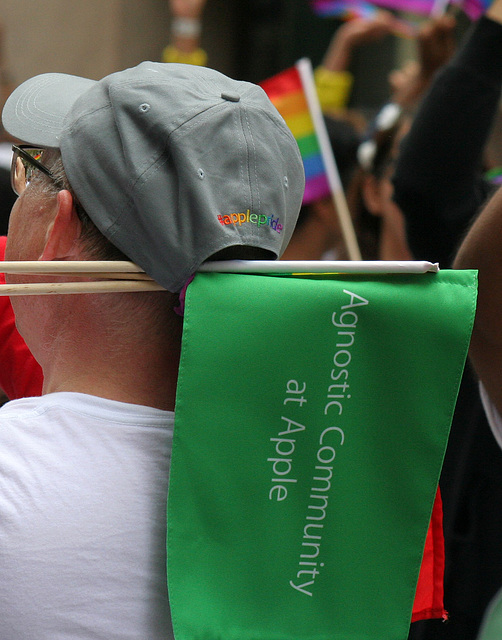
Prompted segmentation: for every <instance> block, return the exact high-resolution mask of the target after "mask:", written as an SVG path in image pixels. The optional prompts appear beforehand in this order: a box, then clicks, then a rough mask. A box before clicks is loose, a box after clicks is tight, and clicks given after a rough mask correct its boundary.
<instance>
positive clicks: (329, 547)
mask: <svg viewBox="0 0 502 640" xmlns="http://www.w3.org/2000/svg"><path fill="white" fill-rule="evenodd" d="M475 300H476V274H475V272H469V271H465V272H457V271H440V272H439V273H435V274H433V273H427V274H423V275H417V274H414V275H392V276H390V275H380V276H377V275H372V276H348V275H334V276H329V277H321V276H317V277H316V276H310V277H309V276H302V277H301V276H300V277H298V276H297V277H281V276H270V275H231V274H217V273H211V274H199V275H197V277H196V278H195V280H194V282H193V283H192V284H191V285H190V287H189V289H188V296H187V304H186V311H185V323H184V333H183V346H182V357H181V363H180V372H179V379H178V392H177V400H176V422H175V432H174V442H173V455H172V465H171V474H170V488H169V499H168V584H169V593H170V603H171V610H172V617H173V626H174V632H175V636H176V638H177V640H194V639H196V638H197V639H198V640H199V639H200V640H202V639H203V640H206V639H207V640H297V639H298V640H300V639H302V640H307V639H308V640H312V639H319V640H327V639H333V640H394V639H396V640H401V639H403V640H404V639H405V638H406V637H407V633H408V627H409V622H410V617H411V611H412V605H413V600H414V595H415V588H416V582H417V577H418V572H419V568H420V562H421V556H422V552H423V547H424V541H425V536H426V532H427V527H428V522H429V518H430V514H431V509H432V504H433V500H434V496H435V492H436V488H437V484H438V478H439V473H440V468H441V463H442V459H443V455H444V450H445V446H446V441H447V437H448V431H449V427H450V423H451V418H452V413H453V409H454V405H455V400H456V395H457V392H458V386H459V382H460V378H461V375H462V371H463V366H464V362H465V358H466V354H467V349H468V343H469V339H470V332H471V329H472V323H473V318H474V311H475Z"/></svg>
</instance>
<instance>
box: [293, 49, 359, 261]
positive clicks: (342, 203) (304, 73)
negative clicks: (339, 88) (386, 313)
mask: <svg viewBox="0 0 502 640" xmlns="http://www.w3.org/2000/svg"><path fill="white" fill-rule="evenodd" d="M296 67H297V69H298V73H299V74H300V78H301V81H302V84H303V89H304V91H305V96H306V99H307V104H308V107H309V111H310V115H311V117H312V121H313V123H314V128H315V131H316V134H317V138H318V140H319V146H320V148H321V155H322V159H323V162H324V166H325V169H326V175H327V178H328V184H329V188H330V191H331V194H332V197H333V202H334V205H335V208H336V211H337V213H338V218H339V220H340V226H341V229H342V235H343V239H344V242H345V246H346V247H347V252H348V254H349V258H350V259H351V260H361V251H360V249H359V245H358V243H357V237H356V233H355V231H354V226H353V224H352V217H351V215H350V211H349V207H348V204H347V199H346V198H345V193H344V191H343V187H342V182H341V180H340V174H339V172H338V167H337V166H336V160H335V157H334V155H333V149H332V147H331V143H330V141H329V136H328V132H327V130H326V125H325V124H324V119H323V115H322V111H321V106H320V104H319V98H318V97H317V90H316V87H315V83H314V73H313V71H312V63H311V62H310V60H309V59H308V58H302V59H301V60H298V62H297V63H296Z"/></svg>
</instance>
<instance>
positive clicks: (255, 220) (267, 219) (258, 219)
mask: <svg viewBox="0 0 502 640" xmlns="http://www.w3.org/2000/svg"><path fill="white" fill-rule="evenodd" d="M218 221H219V222H220V224H238V225H239V226H240V225H241V224H244V223H245V222H250V223H251V224H256V225H258V226H259V227H263V226H265V225H266V226H267V227H270V228H271V229H273V230H274V231H277V233H281V231H282V229H283V226H282V224H281V223H280V222H279V218H274V216H266V215H264V214H262V213H250V211H249V209H248V210H247V211H246V213H229V214H226V215H224V216H221V215H220V216H218Z"/></svg>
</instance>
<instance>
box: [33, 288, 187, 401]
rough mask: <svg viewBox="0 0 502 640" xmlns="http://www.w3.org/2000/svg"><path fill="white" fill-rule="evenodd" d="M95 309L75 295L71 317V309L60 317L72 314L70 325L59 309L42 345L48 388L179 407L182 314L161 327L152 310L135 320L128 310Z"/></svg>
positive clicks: (41, 358)
mask: <svg viewBox="0 0 502 640" xmlns="http://www.w3.org/2000/svg"><path fill="white" fill-rule="evenodd" d="M132 295H134V294H132ZM139 295H141V294H139ZM138 303H139V301H138ZM96 308H100V309H102V308H103V305H102V304H101V307H97V306H96ZM60 311H61V312H62V313H63V314H64V312H65V310H64V309H60ZM93 311H94V308H93V307H92V306H91V305H88V304H86V301H84V302H83V303H82V300H77V299H75V303H74V308H72V310H71V312H70V315H71V317H70V319H69V320H68V312H67V310H66V314H64V315H62V316H60V317H63V318H65V317H66V320H67V321H66V322H65V323H64V325H62V324H61V321H60V320H59V322H58V317H57V316H56V315H55V314H53V319H54V321H53V322H52V326H51V323H48V326H47V329H48V330H47V331H46V333H45V335H41V336H40V340H39V342H38V348H37V350H36V356H37V358H38V360H39V362H40V364H41V365H42V369H43V372H44V387H43V393H44V394H46V393H54V392H58V391H73V392H78V393H86V394H89V395H95V396H98V397H102V398H108V399H110V400H116V401H119V402H127V403H131V404H139V405H145V406H151V407H155V408H158V409H164V410H174V404H175V396H176V383H177V377H178V364H179V353H180V347H181V330H182V322H181V319H178V318H177V317H176V318H175V319H174V320H173V321H168V322H165V323H160V329H159V328H157V330H155V327H152V325H151V321H149V319H148V314H144V315H142V314H141V313H138V314H135V315H134V319H131V318H130V317H129V316H128V314H127V313H122V315H120V316H119V315H118V314H117V313H116V312H115V315H114V316H113V312H108V311H105V313H104V314H100V313H93ZM107 316H113V317H107ZM178 320H179V322H178ZM41 345H42V346H41Z"/></svg>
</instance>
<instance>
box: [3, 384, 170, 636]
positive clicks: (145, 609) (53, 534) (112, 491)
mask: <svg viewBox="0 0 502 640" xmlns="http://www.w3.org/2000/svg"><path fill="white" fill-rule="evenodd" d="M173 424H174V414H173V413H172V412H167V411H160V410H158V409H153V408H150V407H143V406H139V405H131V404H124V403H120V402H114V401H110V400H105V399H102V398H97V397H95V396H87V395H84V394H78V393H54V394H49V395H46V396H43V397H41V398H26V399H22V400H15V401H12V402H9V403H7V404H6V405H4V407H2V408H1V409H0V638H1V639H2V640H70V639H71V640H77V639H78V640H84V639H85V640H119V639H120V640H133V639H134V640H160V639H162V640H165V639H171V638H173V633H172V628H171V618H170V612H169V605H168V598H167V586H166V503H167V486H168V475H169V465H170V458H171V444H172V433H173Z"/></svg>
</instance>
